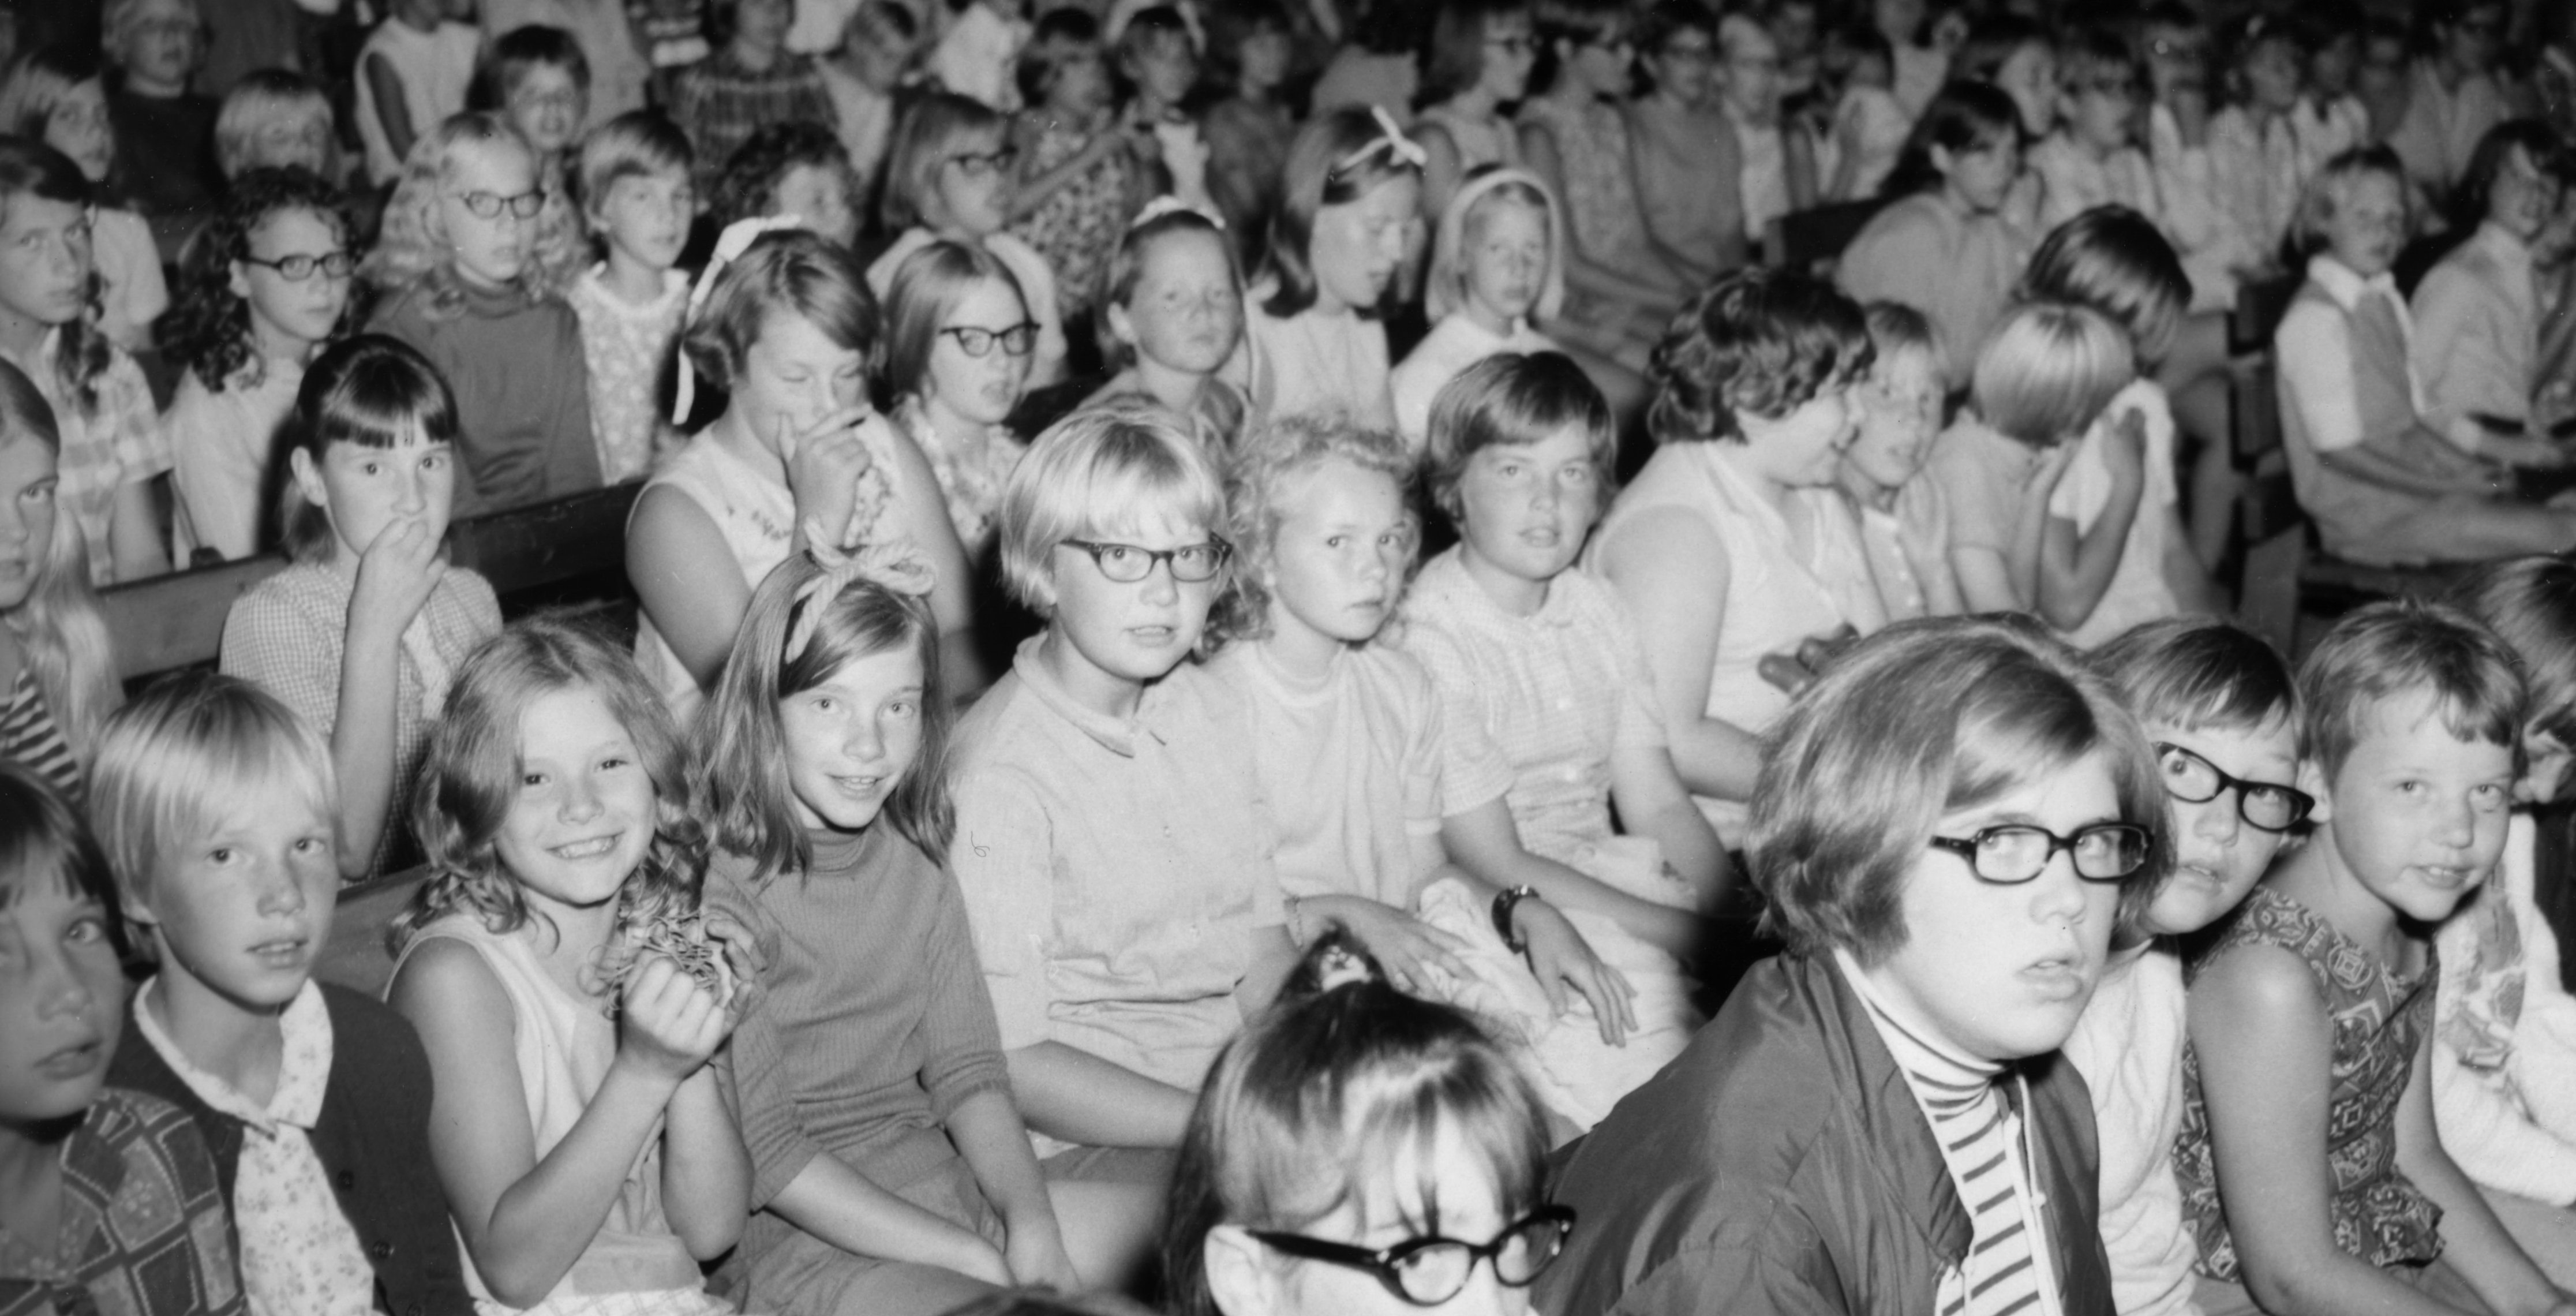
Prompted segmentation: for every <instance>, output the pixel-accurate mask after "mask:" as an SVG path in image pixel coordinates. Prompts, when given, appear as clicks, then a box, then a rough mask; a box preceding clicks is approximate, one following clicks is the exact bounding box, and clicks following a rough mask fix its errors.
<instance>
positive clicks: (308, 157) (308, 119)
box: [215, 69, 348, 188]
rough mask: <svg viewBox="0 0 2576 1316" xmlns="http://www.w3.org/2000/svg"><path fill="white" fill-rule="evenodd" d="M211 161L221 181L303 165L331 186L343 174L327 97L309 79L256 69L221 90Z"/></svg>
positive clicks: (343, 178)
mask: <svg viewBox="0 0 2576 1316" xmlns="http://www.w3.org/2000/svg"><path fill="white" fill-rule="evenodd" d="M215 167H216V168H218V169H220V170H221V171H223V175H224V182H225V184H226V185H228V186H229V185H232V184H235V183H237V182H238V181H239V180H240V178H241V176H242V175H243V174H246V173H249V172H250V171H251V170H253V169H302V170H305V171H307V172H309V173H312V174H313V175H315V176H316V177H319V178H321V179H322V180H323V181H324V182H327V183H329V184H331V185H332V186H333V187H335V188H336V187H339V186H340V185H341V184H342V183H344V182H346V181H347V180H348V170H346V169H345V168H343V167H342V165H341V160H340V140H339V138H338V137H337V136H335V135H334V129H333V119H332V115H331V100H330V97H328V96H327V95H325V94H324V93H323V91H322V88H320V87H319V86H316V85H315V84H314V82H313V80H312V79H310V78H307V77H305V76H304V75H303V74H301V73H290V72H288V71H286V70H285V69H255V70H253V71H251V72H250V73H248V74H246V75H244V76H243V77H242V80H241V81H239V82H236V83H234V84H233V89H232V90H231V91H228V92H225V93H224V104H223V108H222V109H221V110H219V111H217V112H216V114H215Z"/></svg>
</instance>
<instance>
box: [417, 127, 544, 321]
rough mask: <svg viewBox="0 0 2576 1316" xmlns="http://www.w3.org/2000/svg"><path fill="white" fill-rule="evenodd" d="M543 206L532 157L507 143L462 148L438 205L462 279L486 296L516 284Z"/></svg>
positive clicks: (441, 187)
mask: <svg viewBox="0 0 2576 1316" xmlns="http://www.w3.org/2000/svg"><path fill="white" fill-rule="evenodd" d="M542 200H543V195H542V194H541V193H539V192H538V191H537V162H536V161H535V160H532V159H530V158H529V157H528V153H527V152H525V151H522V150H520V149H519V148H518V147H516V146H514V145H511V144H508V143H505V142H469V143H466V144H465V145H462V146H459V147H458V148H457V149H456V152H455V154H454V156H452V157H451V160H450V170H449V177H448V178H447V179H446V180H445V181H444V182H442V183H441V184H440V185H439V189H438V197H437V200H436V201H435V202H434V203H433V205H434V213H435V214H436V215H437V223H438V226H439V228H440V229H441V230H442V231H443V233H444V236H445V237H446V240H447V247H448V250H449V251H450V252H452V253H453V255H454V258H455V262H456V273H457V275H458V277H460V278H462V279H463V280H464V281H465V282H466V283H468V284H470V285H472V286H475V287H479V288H484V289H487V290H488V289H495V288H504V287H507V286H509V285H510V284H512V283H514V282H516V281H517V280H518V277H519V272H520V271H521V270H523V269H525V268H526V267H527V263H528V248H529V247H530V246H531V245H533V244H534V243H535V242H536V240H537V207H538V206H539V205H540V204H541V202H542ZM522 209H524V210H525V211H526V212H527V213H526V214H524V215H523V214H521V213H519V212H520V211H521V210H522ZM482 211H489V212H490V213H489V214H484V213H480V212H482ZM438 236H439V235H438V234H433V235H432V239H433V240H435V239H436V238H437V237H438Z"/></svg>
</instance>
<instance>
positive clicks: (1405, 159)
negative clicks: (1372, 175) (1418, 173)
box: [1333, 105, 1431, 174]
mask: <svg viewBox="0 0 2576 1316" xmlns="http://www.w3.org/2000/svg"><path fill="white" fill-rule="evenodd" d="M1369 114H1370V116H1371V117H1373V118H1375V119H1376V120H1377V136H1375V137H1372V138H1370V139H1369V140H1368V144H1367V145H1365V146H1362V147H1361V148H1360V149H1358V150H1356V151H1353V152H1351V153H1350V154H1349V155H1346V156H1343V157H1342V158H1341V159H1339V160H1337V161H1334V162H1333V172H1334V173H1337V174H1339V173H1347V172H1349V171H1350V170H1353V169H1357V168H1359V167H1360V166H1361V165H1364V164H1367V163H1368V162H1369V161H1370V160H1371V159H1373V158H1375V157H1377V156H1380V155H1392V156H1394V157H1395V159H1396V161H1397V162H1398V163H1401V164H1409V165H1411V166H1413V167H1414V168H1416V169H1420V168H1423V167H1425V166H1426V165H1428V164H1430V163H1431V153H1430V152H1428V151H1425V150H1423V149H1422V143H1420V142H1417V141H1415V140H1413V139H1412V138H1410V137H1407V136H1405V135H1404V129H1403V127H1402V126H1401V125H1399V124H1397V123H1396V121H1395V116H1394V115H1392V114H1389V113H1387V112H1386V107H1385V106H1383V105H1372V106H1370V107H1369Z"/></svg>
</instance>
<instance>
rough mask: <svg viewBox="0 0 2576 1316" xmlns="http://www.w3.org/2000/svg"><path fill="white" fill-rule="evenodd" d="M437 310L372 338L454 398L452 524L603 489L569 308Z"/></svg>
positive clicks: (497, 300)
mask: <svg viewBox="0 0 2576 1316" xmlns="http://www.w3.org/2000/svg"><path fill="white" fill-rule="evenodd" d="M436 302H437V299H436V298H434V297H433V296H432V295H431V294H430V292H429V291H428V289H427V287H426V286H425V285H421V286H415V287H413V288H412V289H411V290H410V291H408V292H405V293H403V294H401V295H400V296H397V297H396V298H394V299H393V300H392V301H391V302H388V303H387V304H386V305H385V306H384V307H383V308H382V309H381V310H378V311H377V312H376V317H375V321H374V323H372V324H370V325H369V326H368V328H369V329H370V330H372V331H373V332H376V333H381V334H391V335H393V336H394V337H396V338H399V339H401V340H403V341H404V342H406V343H409V344H411V345H412V346H414V347H417V348H419V349H420V351H421V354H422V355H423V356H426V357H428V358H429V359H430V362H431V364H433V365H436V366H437V367H438V372H439V373H440V374H442V375H445V376H446V377H447V386H448V387H449V388H451V389H453V390H455V392H456V421H457V429H458V431H459V432H458V434H457V436H456V455H457V457H458V458H459V463H458V464H459V469H458V471H457V480H456V507H455V515H457V516H459V517H467V516H474V515H478V514H480V513H484V512H498V511H504V510H507V509H509V508H512V507H522V506H525V505H527V504H529V503H539V502H544V501H546V500H548V499H551V498H562V497H565V496H567V495H570V494H577V493H581V492H583V491H584V490H589V489H596V488H598V487H599V485H600V478H599V445H598V443H597V441H596V440H594V439H593V438H592V437H591V432H590V366H589V362H588V358H586V357H584V356H583V355H582V348H581V321H580V320H579V319H577V318H575V316H574V315H573V310H572V307H571V306H569V305H567V304H566V303H565V302H564V300H563V299H562V298H560V297H553V296H548V297H543V298H535V299H532V298H530V297H528V296H527V295H526V294H524V293H520V292H515V291H514V292H503V293H490V292H476V291H473V290H470V289H469V290H466V291H464V292H463V293H462V294H461V295H460V300H459V301H457V302H456V304H454V305H452V306H442V305H437V304H436ZM396 1316H400V1314H399V1313H397V1314H396Z"/></svg>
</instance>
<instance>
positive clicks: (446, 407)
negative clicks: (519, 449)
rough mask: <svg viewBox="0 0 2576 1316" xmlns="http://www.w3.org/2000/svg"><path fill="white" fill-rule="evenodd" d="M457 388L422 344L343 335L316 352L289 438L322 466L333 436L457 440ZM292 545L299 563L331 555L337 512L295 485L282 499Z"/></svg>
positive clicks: (384, 441) (386, 443) (385, 444)
mask: <svg viewBox="0 0 2576 1316" xmlns="http://www.w3.org/2000/svg"><path fill="white" fill-rule="evenodd" d="M458 429H459V427H458V424H457V419H456V394H455V393H454V392H452V391H450V390H449V389H448V387H447V378H446V376H444V375H441V374H439V373H438V367H437V366H434V365H432V364H430V360H429V358H428V357H425V356H423V355H421V354H420V349H419V348H416V347H413V346H412V345H411V344H409V343H406V342H404V341H403V340H401V339H399V338H394V337H390V336H388V335H385V334H359V335H357V336H356V337H354V338H345V339H342V340H341V341H339V342H337V343H334V344H332V345H331V346H330V347H329V348H327V349H325V350H324V351H323V353H322V355H320V356H319V357H316V358H314V361H313V364H312V366H311V367H309V368H307V369H306V370H305V372H304V383H303V385H302V387H300V388H298V389H297V390H296V392H295V411H294V414H293V415H292V416H291V417H290V418H289V420H288V431H287V433H288V439H287V441H288V443H289V444H291V446H293V447H295V448H300V449H302V450H303V451H304V454H305V455H306V456H307V457H309V458H311V459H312V460H313V461H314V462H315V463H316V464H317V465H318V464H319V463H320V462H321V460H322V454H323V453H325V452H327V451H329V450H330V447H331V445H332V444H334V443H354V444H357V445H358V446H359V447H362V448H399V447H401V446H403V445H404V444H406V443H409V442H411V440H412V435H413V432H414V431H415V430H416V431H418V432H419V433H421V434H423V435H425V436H427V438H428V440H429V441H430V442H432V443H454V442H456V436H457V433H458ZM279 501H280V505H281V508H282V511H283V515H284V516H285V520H286V526H285V531H286V551H287V554H288V556H290V557H293V558H294V559H295V560H297V561H299V562H319V561H323V560H326V559H328V558H329V557H330V556H331V541H332V536H333V534H334V531H333V530H332V528H331V516H330V514H329V513H328V512H325V511H324V510H323V509H322V508H320V507H318V506H315V505H314V504H313V503H312V502H311V501H310V500H308V499H306V498H305V497H303V496H302V495H301V494H299V493H295V492H293V491H292V490H290V491H289V492H288V493H287V494H286V495H285V496H284V497H283V498H281V499H280V500H279Z"/></svg>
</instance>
